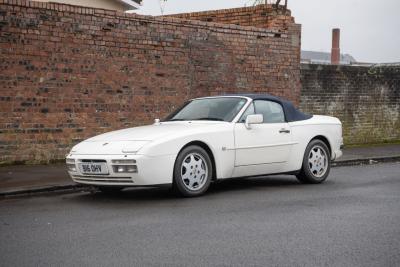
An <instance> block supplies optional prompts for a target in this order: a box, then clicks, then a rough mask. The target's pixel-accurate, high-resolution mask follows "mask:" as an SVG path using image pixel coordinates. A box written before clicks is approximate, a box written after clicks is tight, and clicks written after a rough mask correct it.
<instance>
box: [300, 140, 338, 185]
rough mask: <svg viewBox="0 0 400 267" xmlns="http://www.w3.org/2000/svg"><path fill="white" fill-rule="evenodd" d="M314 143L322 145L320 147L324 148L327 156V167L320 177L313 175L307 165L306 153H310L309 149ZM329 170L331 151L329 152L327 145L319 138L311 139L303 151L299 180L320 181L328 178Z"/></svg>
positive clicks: (315, 182)
mask: <svg viewBox="0 0 400 267" xmlns="http://www.w3.org/2000/svg"><path fill="white" fill-rule="evenodd" d="M316 145H318V146H320V147H322V149H323V150H324V152H325V154H326V155H327V157H328V159H327V164H328V167H327V170H326V172H325V174H324V176H322V177H315V176H314V174H313V173H312V172H311V171H310V167H309V165H308V155H309V154H310V151H311V149H313V148H314V147H315V146H316ZM330 170H331V153H330V152H329V149H328V147H327V145H326V144H325V143H324V142H323V141H321V140H312V141H311V142H310V143H309V144H308V145H307V148H306V151H305V152H304V158H303V167H302V175H301V180H304V182H308V183H313V184H319V183H322V182H323V181H325V180H326V179H327V178H328V176H329V172H330Z"/></svg>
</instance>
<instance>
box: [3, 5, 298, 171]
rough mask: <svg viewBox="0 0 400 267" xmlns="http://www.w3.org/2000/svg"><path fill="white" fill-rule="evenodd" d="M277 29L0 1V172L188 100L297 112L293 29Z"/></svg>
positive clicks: (157, 114)
mask: <svg viewBox="0 0 400 267" xmlns="http://www.w3.org/2000/svg"><path fill="white" fill-rule="evenodd" d="M11 3H12V4H11ZM258 8H259V7H256V8H254V10H258ZM246 10H252V9H251V8H250V9H246ZM263 16H264V15H263ZM280 16H281V15H280ZM280 19H285V20H287V22H286V23H285V25H287V27H286V28H282V29H280V30H277V28H276V26H274V27H275V28H273V29H267V28H256V27H250V26H249V25H253V24H246V26H238V25H226V24H221V23H215V22H201V21H191V20H188V19H178V18H164V17H161V18H154V17H149V16H139V15H134V14H124V13H119V12H115V11H107V10H102V9H91V8H83V7H77V6H69V5H60V4H54V3H38V2H29V1H23V0H18V1H11V0H0V51H1V53H0V162H1V163H5V162H15V161H22V162H25V161H26V162H42V161H49V160H52V159H62V158H63V157H64V155H65V154H66V153H67V151H68V150H69V149H70V147H71V146H72V145H73V144H74V143H76V142H79V141H80V140H82V139H85V138H87V137H89V136H93V135H95V134H98V133H101V132H106V131H110V130H114V129H119V128H125V127H132V126H137V125H142V124H146V123H150V122H152V120H153V119H154V118H156V117H163V116H165V115H166V114H167V113H169V112H170V111H171V110H173V109H175V108H176V107H177V106H179V105H180V104H182V102H184V101H185V100H186V99H188V98H192V97H196V96H207V95H215V94H223V93H235V92H269V93H273V94H276V95H280V96H284V97H286V98H288V99H290V100H292V101H294V102H298V99H299V95H300V66H299V57H300V41H299V40H300V26H299V25H295V24H294V23H293V18H292V17H290V16H285V17H284V18H283V17H280ZM255 25H256V26H257V25H258V24H255Z"/></svg>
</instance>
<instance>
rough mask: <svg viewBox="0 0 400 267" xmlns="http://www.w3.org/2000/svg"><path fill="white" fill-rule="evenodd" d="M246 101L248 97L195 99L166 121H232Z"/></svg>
mask: <svg viewBox="0 0 400 267" xmlns="http://www.w3.org/2000/svg"><path fill="white" fill-rule="evenodd" d="M246 101H247V100H246V99H244V98H239V97H216V98H202V99H194V100H192V101H189V102H188V103H186V104H185V105H184V106H183V107H181V108H180V109H178V110H177V111H175V112H174V113H172V114H171V115H169V116H168V117H167V118H166V119H165V121H191V120H214V121H227V122H230V121H232V120H233V119H234V118H235V116H236V115H237V114H238V112H239V111H240V110H241V109H242V107H243V106H244V105H245V104H246Z"/></svg>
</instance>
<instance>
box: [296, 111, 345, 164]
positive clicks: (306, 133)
mask: <svg viewBox="0 0 400 267" xmlns="http://www.w3.org/2000/svg"><path fill="white" fill-rule="evenodd" d="M289 125H290V127H291V131H292V139H293V141H295V142H296V143H297V144H296V145H294V146H293V150H292V155H291V158H290V159H289V161H288V164H289V165H290V166H288V168H289V169H291V170H300V169H301V165H302V162H303V157H304V152H305V150H306V147H307V145H308V144H309V143H310V141H311V140H312V139H314V138H315V137H317V136H323V137H325V138H326V139H327V140H328V142H329V149H330V150H331V159H335V153H336V151H339V150H340V146H341V144H342V142H343V138H342V124H341V122H340V120H339V119H337V118H335V117H329V116H318V115H315V116H313V117H312V118H311V119H309V120H305V121H296V122H290V123H289Z"/></svg>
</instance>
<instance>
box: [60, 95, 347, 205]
mask: <svg viewBox="0 0 400 267" xmlns="http://www.w3.org/2000/svg"><path fill="white" fill-rule="evenodd" d="M342 146H343V138H342V124H341V122H340V120H339V119H337V118H335V117H329V116H320V115H308V114H305V113H303V112H301V111H299V110H298V109H296V108H295V106H294V105H293V104H292V103H291V102H289V101H286V100H284V99H282V98H279V97H275V96H272V95H267V94H244V95H224V96H211V97H203V98H195V99H192V100H190V101H188V102H186V103H185V104H184V105H182V107H180V108H178V109H177V110H176V111H174V112H173V113H172V114H170V115H169V116H167V117H166V118H165V119H164V120H162V121H160V120H159V119H156V120H155V123H154V124H152V125H147V126H141V127H134V128H129V129H122V130H117V131H112V132H108V133H104V134H101V135H98V136H95V137H92V138H89V139H87V140H85V141H83V142H81V143H79V144H77V145H76V146H74V147H73V148H72V149H71V151H70V153H69V154H68V155H67V158H66V164H67V168H68V172H69V174H70V176H71V178H72V179H73V181H75V182H76V183H80V184H89V185H95V186H97V187H98V188H99V189H100V190H101V191H104V192H116V191H119V190H122V189H123V188H125V187H137V186H163V185H168V186H172V188H173V189H174V191H176V192H177V193H178V194H180V195H182V196H184V197H195V196H200V195H202V194H204V193H205V192H206V191H207V189H208V188H209V186H210V184H211V182H213V181H217V180H222V179H229V178H236V177H254V176H265V175H271V174H292V175H296V177H297V178H298V180H300V182H302V183H309V184H318V183H321V182H323V181H325V180H326V179H327V177H328V175H329V171H330V168H331V161H332V160H336V159H337V158H339V157H340V156H342V151H341V149H342Z"/></svg>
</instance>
